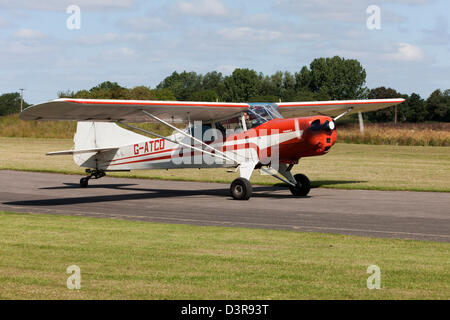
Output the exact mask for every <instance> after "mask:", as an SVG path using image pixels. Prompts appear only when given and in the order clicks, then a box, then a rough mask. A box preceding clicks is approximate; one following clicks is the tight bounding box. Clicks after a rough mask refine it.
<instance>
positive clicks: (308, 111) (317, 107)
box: [275, 99, 405, 118]
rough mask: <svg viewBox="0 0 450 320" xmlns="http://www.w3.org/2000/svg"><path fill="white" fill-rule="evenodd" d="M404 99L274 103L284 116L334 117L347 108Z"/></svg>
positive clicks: (370, 107)
mask: <svg viewBox="0 0 450 320" xmlns="http://www.w3.org/2000/svg"><path fill="white" fill-rule="evenodd" d="M403 101H405V99H371V100H336V101H309V102H286V103H275V105H277V106H278V111H279V112H280V113H281V114H282V115H283V116H284V117H286V118H292V117H302V116H311V115H318V114H320V115H327V116H330V117H336V116H338V115H339V114H341V113H343V112H345V111H347V110H349V109H350V108H352V109H351V111H350V112H348V114H351V113H357V112H368V111H375V110H378V109H383V108H388V107H391V106H395V105H396V104H399V103H402V102H403Z"/></svg>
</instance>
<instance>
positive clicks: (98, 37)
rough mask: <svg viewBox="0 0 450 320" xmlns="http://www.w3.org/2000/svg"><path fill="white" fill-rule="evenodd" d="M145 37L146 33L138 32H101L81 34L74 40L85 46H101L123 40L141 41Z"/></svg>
mask: <svg viewBox="0 0 450 320" xmlns="http://www.w3.org/2000/svg"><path fill="white" fill-rule="evenodd" d="M145 39H146V35H144V34H140V33H128V34H117V33H102V34H95V35H83V36H79V37H78V38H77V39H76V42H77V43H78V44H80V45H85V46H94V45H97V46H101V45H104V44H115V45H117V44H119V43H123V42H133V43H136V42H141V41H144V40H145Z"/></svg>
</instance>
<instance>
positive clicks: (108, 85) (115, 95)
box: [89, 81, 128, 99]
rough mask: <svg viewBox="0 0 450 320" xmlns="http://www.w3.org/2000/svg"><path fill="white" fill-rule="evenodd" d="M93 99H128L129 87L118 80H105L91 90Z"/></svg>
mask: <svg viewBox="0 0 450 320" xmlns="http://www.w3.org/2000/svg"><path fill="white" fill-rule="evenodd" d="M89 93H90V98H91V99H127V98H128V89H126V88H124V87H121V86H120V85H119V84H118V83H117V82H111V81H105V82H102V83H100V84H99V85H97V86H95V87H93V88H91V89H90V90H89Z"/></svg>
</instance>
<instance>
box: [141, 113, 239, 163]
mask: <svg viewBox="0 0 450 320" xmlns="http://www.w3.org/2000/svg"><path fill="white" fill-rule="evenodd" d="M142 112H143V113H145V114H146V115H148V116H149V117H150V118H152V119H154V120H156V121H158V122H160V123H162V124H164V125H166V126H168V127H169V128H171V129H173V130H175V131H177V132H179V133H181V134H182V135H184V136H186V137H188V138H190V139H193V140H194V141H197V142H198V143H200V144H202V145H204V146H205V147H207V148H209V149H211V150H213V151H214V152H216V153H218V154H220V155H222V157H224V158H226V159H228V160H230V161H233V162H234V163H237V164H239V163H238V162H237V161H236V160H234V159H232V158H230V157H228V156H227V155H226V154H225V153H223V152H222V151H220V150H217V149H216V148H213V147H211V146H210V145H209V144H206V143H204V142H203V141H201V140H199V139H197V138H196V137H194V136H193V135H190V134H189V133H186V132H184V131H183V130H181V129H178V128H177V127H175V126H173V125H171V124H170V123H168V122H166V121H164V120H163V119H160V118H158V117H157V116H154V115H153V114H151V113H149V112H147V111H145V110H142ZM200 150H202V149H200ZM208 153H210V152H208ZM210 154H212V153H210Z"/></svg>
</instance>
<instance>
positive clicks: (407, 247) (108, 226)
mask: <svg viewBox="0 0 450 320" xmlns="http://www.w3.org/2000/svg"><path fill="white" fill-rule="evenodd" d="M0 230H1V232H0V243H1V245H0V256H1V257H2V259H0V299H386V298H387V299H448V298H449V292H450V286H449V284H450V271H449V270H450V259H449V255H448V252H449V244H446V243H434V242H420V241H412V240H394V239H376V238H368V237H356V236H345V235H332V234H320V233H298V232H291V231H276V230H260V229H243V228H228V227H197V226H188V225H168V224H159V223H158V224H156V223H147V222H134V221H124V220H115V219H100V218H85V217H69V216H58V215H32V214H18V213H9V212H0ZM74 264H75V265H77V266H79V267H80V268H81V279H82V280H81V290H69V289H67V288H66V279H67V277H68V276H69V275H68V274H66V268H67V267H68V266H70V265H74ZM372 264H376V265H378V266H379V267H380V268H381V289H380V290H369V289H367V287H366V281H367V278H368V276H369V274H367V273H366V270H367V267H368V266H369V265H372Z"/></svg>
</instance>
